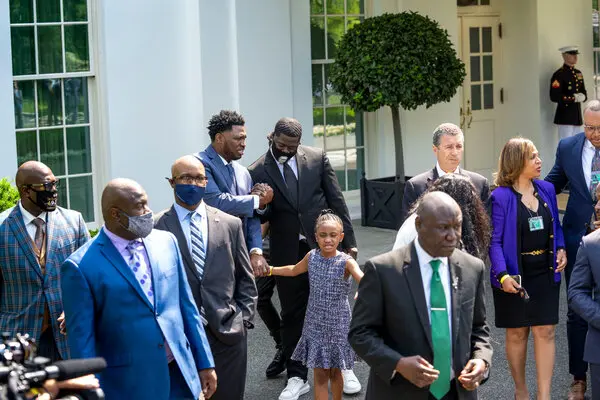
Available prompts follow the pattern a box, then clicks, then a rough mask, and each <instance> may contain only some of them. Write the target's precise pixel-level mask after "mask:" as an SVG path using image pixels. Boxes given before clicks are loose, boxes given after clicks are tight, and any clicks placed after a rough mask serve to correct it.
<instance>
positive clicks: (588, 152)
mask: <svg viewBox="0 0 600 400" xmlns="http://www.w3.org/2000/svg"><path fill="white" fill-rule="evenodd" d="M595 153H596V148H595V147H594V145H593V144H592V143H591V142H590V141H589V140H587V139H585V142H584V143H583V151H582V152H581V165H582V167H583V177H584V178H585V183H586V184H587V187H588V190H589V187H590V184H591V183H592V161H593V160H594V154H595Z"/></svg>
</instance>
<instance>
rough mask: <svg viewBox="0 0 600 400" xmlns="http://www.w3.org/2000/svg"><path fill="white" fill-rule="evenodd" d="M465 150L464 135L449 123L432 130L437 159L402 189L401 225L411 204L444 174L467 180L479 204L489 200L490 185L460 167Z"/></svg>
mask: <svg viewBox="0 0 600 400" xmlns="http://www.w3.org/2000/svg"><path fill="white" fill-rule="evenodd" d="M464 151H465V136H464V134H463V132H462V130H461V129H460V128H459V127H458V126H456V125H454V124H451V123H444V124H441V125H440V126H438V127H437V128H435V130H434V131H433V153H434V154H435V158H436V159H437V162H436V165H435V167H434V168H433V169H430V170H429V171H425V172H423V173H422V174H419V175H417V176H414V177H412V178H411V179H410V180H408V181H407V182H406V185H405V186H404V196H403V197H402V222H404V220H405V219H406V217H407V216H408V212H409V210H410V208H411V206H412V205H413V204H414V202H415V201H417V199H418V198H419V197H420V196H421V195H422V194H423V193H425V191H426V190H427V188H428V187H429V186H430V185H431V184H432V183H433V182H434V181H435V180H436V179H438V178H439V177H441V176H444V175H446V174H460V175H464V176H466V177H467V178H469V179H470V180H471V183H472V184H473V186H475V189H476V190H477V193H478V194H479V197H480V198H481V201H483V204H486V203H487V201H488V199H489V197H490V186H489V184H488V181H487V179H486V178H484V177H483V176H481V175H479V174H478V173H476V172H471V171H467V170H466V169H462V168H461V167H460V162H461V161H462V156H463V153H464Z"/></svg>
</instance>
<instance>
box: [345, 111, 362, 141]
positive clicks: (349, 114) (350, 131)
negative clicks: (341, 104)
mask: <svg viewBox="0 0 600 400" xmlns="http://www.w3.org/2000/svg"><path fill="white" fill-rule="evenodd" d="M360 114H361V113H360V112H359V113H358V115H360ZM345 132H346V147H356V146H358V145H357V144H356V112H355V111H354V110H353V109H351V108H350V107H348V106H346V126H345Z"/></svg>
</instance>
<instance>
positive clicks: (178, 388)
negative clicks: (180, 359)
mask: <svg viewBox="0 0 600 400" xmlns="http://www.w3.org/2000/svg"><path fill="white" fill-rule="evenodd" d="M169 380H170V388H169V400H194V395H193V394H192V391H191V390H190V387H189V386H188V384H187V382H186V381H185V378H184V377H183V374H182V373H181V370H180V369H179V366H178V365H177V361H175V360H173V361H171V362H170V363H169Z"/></svg>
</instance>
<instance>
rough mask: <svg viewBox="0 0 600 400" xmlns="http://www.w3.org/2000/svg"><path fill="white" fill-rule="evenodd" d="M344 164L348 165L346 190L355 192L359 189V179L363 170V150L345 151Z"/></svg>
mask: <svg viewBox="0 0 600 400" xmlns="http://www.w3.org/2000/svg"><path fill="white" fill-rule="evenodd" d="M346 163H347V164H348V188H347V189H346V190H356V189H359V188H360V179H361V178H362V174H363V171H364V170H365V150H364V149H350V150H346Z"/></svg>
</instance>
